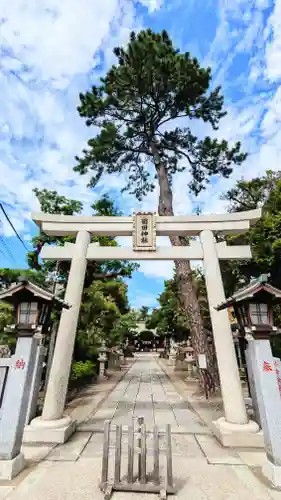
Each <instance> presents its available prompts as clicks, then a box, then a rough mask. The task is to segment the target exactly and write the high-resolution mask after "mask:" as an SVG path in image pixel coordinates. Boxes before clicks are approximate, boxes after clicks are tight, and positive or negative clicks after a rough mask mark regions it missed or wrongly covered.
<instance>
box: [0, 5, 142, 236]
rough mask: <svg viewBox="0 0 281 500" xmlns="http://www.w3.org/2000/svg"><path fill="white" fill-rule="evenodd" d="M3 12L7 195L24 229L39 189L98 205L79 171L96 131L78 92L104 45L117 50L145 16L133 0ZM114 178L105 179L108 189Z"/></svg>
mask: <svg viewBox="0 0 281 500" xmlns="http://www.w3.org/2000/svg"><path fill="white" fill-rule="evenodd" d="M1 17H2V18H3V19H4V21H3V22H2V24H1V34H0V45H1V49H2V58H1V66H0V90H1V103H2V106H1V116H0V129H1V144H0V155H1V162H0V199H1V200H2V201H3V202H4V203H8V204H13V206H14V210H15V211H16V212H17V217H16V219H15V220H16V229H17V230H19V231H22V230H24V226H25V223H26V222H27V220H24V218H25V217H26V215H29V212H30V210H36V209H38V203H37V201H36V199H35V196H34V194H33V193H32V189H33V188H34V187H39V188H43V187H44V188H47V189H56V190H58V191H59V192H60V194H63V195H65V196H68V197H71V198H74V199H75V198H78V199H81V200H83V202H84V204H85V210H86V211H88V210H89V205H90V204H91V203H93V201H94V199H95V197H96V194H93V192H91V191H90V190H89V189H88V188H87V187H86V185H87V176H86V177H81V176H79V175H78V174H76V173H75V172H73V166H74V159H73V158H74V155H75V154H79V153H80V151H81V150H82V149H83V147H85V145H86V140H87V139H88V137H89V135H90V133H91V134H92V131H91V132H90V131H89V130H88V129H86V127H85V124H84V121H83V120H82V119H81V118H80V117H79V115H78V113H77V111H76V106H77V104H78V94H79V92H80V91H83V88H85V87H86V86H88V81H87V79H86V74H87V73H88V72H89V71H90V70H92V68H95V65H96V63H98V62H99V61H100V55H99V51H100V50H103V51H104V53H105V54H109V53H110V54H111V53H112V48H113V47H114V46H115V45H116V44H119V43H124V42H125V41H126V40H127V38H128V35H129V32H130V30H131V29H133V28H135V27H139V26H140V21H137V20H136V16H135V8H134V5H133V2H132V1H131V0H129V1H128V0H104V1H103V2H95V1H93V0H81V2H79V3H77V2H75V1H74V0H62V1H61V2H59V3H58V2H56V1H54V0H43V2H40V4H38V2H36V0H15V1H14V2H12V4H10V5H8V4H6V5H4V4H3V9H2V11H1ZM11 70H12V71H11ZM96 76H97V77H98V76H99V73H98V71H96V73H95V69H94V71H93V72H92V74H91V78H92V80H94V78H95V77H96ZM54 145H55V147H54ZM88 178H89V176H88ZM114 181H116V179H113V178H107V179H104V183H105V184H104V191H108V189H109V188H110V187H111V186H112V185H113V184H114ZM117 187H118V186H117ZM5 233H6V236H10V235H11V234H10V231H9V230H7V231H6V225H5Z"/></svg>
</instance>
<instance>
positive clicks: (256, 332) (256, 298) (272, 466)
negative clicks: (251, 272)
mask: <svg viewBox="0 0 281 500" xmlns="http://www.w3.org/2000/svg"><path fill="white" fill-rule="evenodd" d="M267 280H268V275H261V276H260V277H259V278H257V279H255V280H252V281H251V283H250V284H249V285H248V286H246V287H244V288H242V289H240V290H238V292H236V293H235V294H234V295H233V296H232V297H230V298H229V299H227V300H226V301H225V302H224V303H222V304H220V305H218V306H217V307H216V309H217V310H218V311H221V310H222V309H226V308H228V307H231V306H232V307H233V310H234V314H235V317H236V319H237V324H238V328H239V333H240V335H241V336H243V337H244V339H246V340H247V348H246V360H247V369H248V376H249V384H250V389H251V397H252V403H253V408H254V411H255V414H256V417H257V422H258V423H260V424H261V427H262V429H263V433H264V441H265V450H266V456H267V460H266V462H265V463H264V465H263V473H264V475H265V476H266V477H267V478H268V479H269V480H270V481H271V483H272V485H273V486H274V487H276V488H278V489H280V488H281V397H280V392H279V391H280V389H281V383H280V382H281V380H280V377H279V375H280V371H281V360H280V359H278V358H274V357H273V355H272V351H271V345H270V338H271V337H272V336H274V335H277V334H279V333H280V332H279V331H278V329H277V327H276V326H275V325H274V322H273V306H274V304H277V303H280V302H281V290H278V289H277V288H274V287H273V286H271V285H270V284H269V283H268V282H267Z"/></svg>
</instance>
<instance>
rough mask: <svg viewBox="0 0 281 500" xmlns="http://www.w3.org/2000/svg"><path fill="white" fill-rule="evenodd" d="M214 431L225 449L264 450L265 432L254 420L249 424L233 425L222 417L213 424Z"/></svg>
mask: <svg viewBox="0 0 281 500" xmlns="http://www.w3.org/2000/svg"><path fill="white" fill-rule="evenodd" d="M212 431H213V433H214V434H215V436H216V437H217V439H218V440H219V441H220V443H221V444H222V445H223V446H225V447H232V448H241V447H242V448H244V447H247V448H264V438H263V432H262V431H261V430H260V428H259V426H258V424H257V423H256V422H254V421H253V420H250V421H249V422H248V423H247V424H232V423H230V422H227V421H226V420H225V418H224V417H222V418H219V419H218V420H216V421H214V422H213V425H212Z"/></svg>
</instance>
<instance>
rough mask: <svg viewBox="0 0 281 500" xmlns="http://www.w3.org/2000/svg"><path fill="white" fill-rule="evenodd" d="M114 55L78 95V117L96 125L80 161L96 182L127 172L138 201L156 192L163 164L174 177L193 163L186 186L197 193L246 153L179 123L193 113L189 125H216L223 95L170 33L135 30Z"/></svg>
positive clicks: (80, 167) (129, 186)
mask: <svg viewBox="0 0 281 500" xmlns="http://www.w3.org/2000/svg"><path fill="white" fill-rule="evenodd" d="M114 54H115V56H116V59H117V64H116V65H113V66H112V67H111V69H110V70H109V71H108V73H107V74H106V76H105V77H104V78H101V83H100V85H98V86H93V87H92V90H91V91H90V92H86V93H85V94H80V101H81V104H80V106H79V108H78V111H79V113H80V115H81V116H82V117H84V118H85V119H86V124H87V126H94V127H98V129H99V133H98V134H97V135H96V136H95V137H94V138H92V139H90V140H89V142H88V145H89V148H88V149H86V150H84V151H83V156H82V157H81V158H79V157H77V162H78V164H77V166H76V167H75V170H76V171H79V172H80V173H81V174H85V173H86V172H88V171H89V170H90V171H92V173H93V177H92V179H91V181H90V185H91V186H95V185H96V184H97V182H98V181H99V180H100V178H101V177H102V175H103V174H104V173H109V174H112V173H116V172H121V171H122V172H124V173H127V174H128V177H127V178H128V183H127V185H126V186H125V187H124V189H125V190H128V191H129V192H130V193H132V194H134V195H135V196H136V197H137V198H138V199H141V198H142V197H143V196H145V195H146V194H147V193H149V192H151V191H153V190H154V188H155V182H156V180H157V178H159V171H158V167H159V164H160V163H162V164H164V166H165V169H166V172H167V175H168V179H169V182H171V180H172V176H173V175H174V174H175V173H176V172H183V171H184V170H186V169H188V170H189V171H190V172H191V174H192V175H191V181H190V184H189V187H190V189H191V190H192V191H193V192H194V193H196V194H198V193H199V192H200V191H201V189H202V188H204V187H205V186H206V184H207V183H208V182H209V176H216V175H219V174H220V175H223V176H225V177H228V176H229V175H230V174H231V172H232V165H233V164H240V163H241V162H242V161H243V160H244V159H245V155H244V154H243V153H241V152H240V143H236V144H235V145H234V147H232V148H229V146H228V144H227V142H226V141H224V140H223V141H218V140H217V139H211V138H210V137H206V138H205V139H202V140H201V139H198V138H197V137H196V136H195V135H194V134H192V132H191V129H190V127H189V126H180V124H183V123H187V121H185V122H182V121H180V119H181V118H188V120H189V123H190V124H191V121H192V120H198V119H199V120H203V121H204V122H209V123H210V124H211V126H212V127H213V128H214V129H217V128H218V124H219V121H220V119H221V118H222V117H223V116H224V115H225V112H224V111H223V97H222V95H221V93H220V88H219V87H217V88H215V89H214V90H213V91H211V92H209V91H208V89H209V86H210V82H211V70H210V68H207V69H203V68H201V67H200V65H199V63H198V61H197V59H196V58H192V57H191V55H190V54H189V53H188V52H186V53H180V52H179V51H178V50H177V49H176V48H175V47H174V46H173V43H172V40H171V39H170V37H169V35H168V34H167V32H166V31H163V32H162V33H153V32H152V31H151V30H150V29H148V30H143V31H141V32H140V33H138V34H136V33H135V32H132V33H131V36H130V42H129V44H128V46H127V48H122V47H117V48H115V49H114ZM151 162H153V163H154V164H155V168H156V173H153V171H151V168H150V167H149V165H150V163H151ZM158 180H159V179H158Z"/></svg>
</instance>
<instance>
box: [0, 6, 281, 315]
mask: <svg viewBox="0 0 281 500" xmlns="http://www.w3.org/2000/svg"><path fill="white" fill-rule="evenodd" d="M1 16H2V18H1V19H0V24H1V26H0V47H1V52H2V54H1V60H0V93H1V113H0V200H1V202H2V203H3V205H4V207H5V209H6V210H7V212H8V214H9V216H10V217H11V219H12V221H13V224H14V225H15V227H16V229H17V230H18V232H19V233H20V234H21V236H22V238H23V239H24V240H25V243H26V245H27V246H29V245H30V243H29V242H30V239H31V237H32V236H34V235H35V234H36V232H37V229H36V227H35V225H34V224H33V223H32V221H31V219H30V212H31V211H35V210H38V208H39V207H38V204H37V201H36V198H35V196H34V194H33V192H32V189H33V188H34V187H39V188H43V187H44V188H47V189H56V190H57V191H58V192H59V193H60V194H62V195H64V196H67V197H70V198H73V199H80V200H82V201H83V203H84V207H85V213H87V211H88V210H89V206H90V204H91V203H93V201H94V200H95V199H96V198H97V197H98V196H99V195H100V194H102V193H106V192H107V193H109V194H111V195H112V196H113V197H114V198H115V199H116V200H117V201H118V203H119V201H120V196H119V192H120V191H119V190H120V188H121V187H122V186H123V184H124V179H122V178H120V177H114V178H113V177H107V178H104V179H102V182H101V183H100V185H99V187H98V189H97V190H95V191H92V190H89V189H88V188H87V187H86V184H87V178H85V177H81V176H80V177H79V176H78V174H75V173H74V172H73V170H72V167H73V165H74V155H76V154H79V153H80V152H81V150H82V148H83V147H84V146H85V144H86V141H87V139H88V138H89V137H90V135H91V131H90V130H89V129H86V127H85V125H84V121H83V120H82V119H81V118H80V117H79V115H78V113H77V111H76V106H77V104H78V94H79V92H81V91H82V92H83V91H85V90H86V89H87V88H88V87H89V86H90V85H91V83H93V82H95V81H97V79H98V78H99V77H100V76H102V75H103V73H104V71H105V70H106V69H107V68H108V67H109V66H110V65H111V64H112V62H113V60H114V59H113V56H112V48H113V47H114V46H116V45H120V44H125V43H126V41H127V40H128V36H129V33H130V31H131V29H136V30H139V29H141V28H143V27H151V28H152V29H153V30H162V29H163V28H165V29H166V30H167V31H168V32H169V33H170V35H171V36H172V38H173V40H174V42H175V44H176V45H177V46H178V47H179V48H180V49H181V50H188V51H190V52H191V53H192V54H193V55H194V56H196V57H198V58H199V60H200V63H201V64H202V65H204V66H207V65H210V66H211V67H212V71H213V85H218V84H220V85H222V89H223V93H224V96H225V105H226V109H227V111H228V115H227V116H226V117H225V118H224V119H223V121H222V122H221V127H220V130H219V131H218V132H217V133H216V135H217V136H218V137H219V138H222V137H224V138H225V139H227V140H229V141H230V142H233V141H236V140H241V141H242V143H243V147H244V150H246V151H248V152H249V157H248V159H247V161H246V162H245V163H244V164H243V166H242V167H241V168H237V169H235V172H234V173H233V176H232V178H231V179H229V180H217V181H216V182H215V183H214V184H213V185H212V186H210V188H209V189H208V191H207V192H204V193H202V195H200V197H199V199H198V200H194V199H193V198H192V197H191V196H190V194H189V193H188V190H187V188H186V189H184V188H183V186H187V183H188V174H186V173H185V174H181V175H178V176H177V177H176V178H175V180H174V199H175V212H176V213H177V214H190V213H192V211H194V208H195V206H196V205H197V204H199V205H200V207H201V209H202V210H203V211H204V212H208V213H219V212H223V211H224V210H225V205H224V202H222V201H221V200H220V195H221V193H222V192H224V191H225V190H226V189H228V188H229V187H230V186H231V185H232V184H233V183H234V182H235V180H237V179H239V178H241V177H244V178H246V179H249V178H252V177H253V176H256V175H258V174H262V173H263V172H264V171H265V170H267V169H272V170H278V169H280V158H281V129H280V120H281V87H280V79H281V23H280V19H281V0H275V1H269V0H196V1H195V0H139V1H133V0H103V1H102V2H99V1H97V0H80V1H79V2H77V1H76V0H60V2H58V1H57V0H42V1H40V2H38V0H13V1H12V2H6V3H3V5H2V8H1ZM194 127H195V128H194V129H193V130H194V131H196V132H197V133H198V134H199V135H202V136H203V135H204V134H205V133H209V130H208V128H207V127H205V126H203V125H202V124H195V126H194ZM120 208H122V210H123V211H124V213H125V214H130V213H132V212H133V211H134V209H136V208H137V209H143V210H154V211H155V210H156V209H157V192H155V193H152V194H151V195H149V196H148V197H147V198H146V199H145V200H143V202H142V203H141V204H136V202H135V200H134V199H133V198H132V197H130V196H128V195H126V196H125V195H124V196H122V203H121V205H120ZM0 220H1V221H2V224H1V226H0V235H1V239H0V249H1V250H2V252H4V253H6V254H7V251H6V249H5V246H4V244H3V241H4V242H5V244H6V245H7V246H8V247H9V249H10V252H11V253H12V255H13V259H14V260H11V257H10V259H9V258H8V256H7V257H4V256H3V254H2V253H0V267H24V266H25V265H26V263H25V251H24V248H23V246H22V245H21V244H20V243H19V242H18V241H17V240H16V238H15V237H14V236H13V232H12V231H11V229H10V228H9V226H8V225H7V224H6V222H5V220H2V215H0ZM120 243H121V244H125V245H128V244H130V240H129V239H128V238H127V239H126V240H125V241H120ZM159 243H160V240H159ZM161 243H162V244H167V242H165V241H163V239H162V240H161ZM172 271H173V264H172V263H170V262H143V263H142V264H141V267H140V270H139V272H138V273H137V275H135V276H134V278H133V280H130V282H129V295H130V300H131V303H132V305H133V306H134V307H139V306H141V305H142V304H144V305H149V306H153V305H154V304H155V300H156V297H157V295H158V294H159V293H160V292H161V290H162V288H163V280H164V279H167V278H169V277H170V276H171V274H172Z"/></svg>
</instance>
